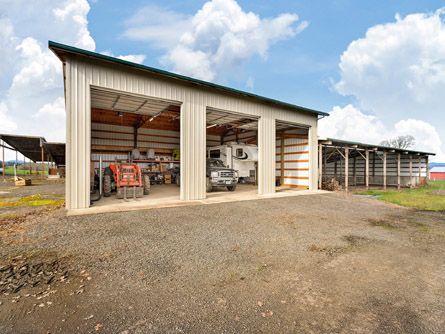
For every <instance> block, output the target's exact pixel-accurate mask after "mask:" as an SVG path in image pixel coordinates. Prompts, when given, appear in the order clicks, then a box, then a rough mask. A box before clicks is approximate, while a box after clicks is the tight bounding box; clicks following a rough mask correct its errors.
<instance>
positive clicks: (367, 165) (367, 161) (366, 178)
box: [365, 150, 369, 189]
mask: <svg viewBox="0 0 445 334" xmlns="http://www.w3.org/2000/svg"><path fill="white" fill-rule="evenodd" d="M365 156H366V158H365V186H366V189H369V150H366V152H365Z"/></svg>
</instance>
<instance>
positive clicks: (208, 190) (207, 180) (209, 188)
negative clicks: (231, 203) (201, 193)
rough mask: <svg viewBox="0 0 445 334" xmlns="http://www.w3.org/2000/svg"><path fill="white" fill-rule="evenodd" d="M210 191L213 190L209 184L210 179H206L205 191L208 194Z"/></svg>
mask: <svg viewBox="0 0 445 334" xmlns="http://www.w3.org/2000/svg"><path fill="white" fill-rule="evenodd" d="M212 190H213V186H212V184H211V183H210V178H209V177H208V178H207V179H206V191H207V192H208V193H211V192H212Z"/></svg>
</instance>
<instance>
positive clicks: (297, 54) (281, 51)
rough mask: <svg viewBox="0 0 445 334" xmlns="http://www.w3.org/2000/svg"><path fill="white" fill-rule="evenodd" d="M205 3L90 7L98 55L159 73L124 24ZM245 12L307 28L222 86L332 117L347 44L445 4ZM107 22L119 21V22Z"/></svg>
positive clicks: (321, 2)
mask: <svg viewBox="0 0 445 334" xmlns="http://www.w3.org/2000/svg"><path fill="white" fill-rule="evenodd" d="M205 2H206V1H132V2H131V3H130V4H125V5H123V4H122V2H121V1H101V0H98V1H97V2H93V3H92V4H91V12H90V15H89V27H90V31H91V33H92V35H93V37H94V38H95V40H96V48H97V50H113V51H114V53H116V54H118V53H119V54H126V53H135V54H146V55H147V58H146V60H145V62H144V63H145V64H146V65H150V66H155V67H159V66H160V64H159V61H158V59H159V57H160V56H161V55H162V53H163V52H162V51H161V50H159V49H156V48H152V47H150V44H149V43H141V42H140V41H132V40H128V39H126V38H123V37H122V32H123V31H124V30H125V20H126V19H128V18H129V17H131V15H133V14H134V12H135V11H137V10H138V9H140V8H141V7H144V6H146V5H147V4H155V5H157V6H159V7H163V8H166V9H170V10H173V11H175V12H179V13H184V14H188V15H193V14H194V13H196V12H197V10H199V9H200V8H201V7H202V5H203V4H204V3H205ZM238 3H239V4H240V6H241V7H242V8H243V10H244V11H252V12H254V13H256V14H258V15H259V16H261V17H274V16H276V15H279V14H281V13H286V12H289V13H296V14H298V16H299V17H300V19H301V20H307V21H309V23H310V25H309V27H308V28H307V29H306V30H305V31H304V33H301V34H300V35H299V36H298V37H296V38H294V39H290V40H286V41H282V42H280V43H279V44H277V45H275V46H274V47H273V48H272V49H271V50H270V52H269V54H268V59H267V61H263V60H261V59H259V57H253V58H252V59H250V61H249V63H248V64H246V66H245V68H244V77H242V78H238V80H236V78H233V79H232V80H228V81H226V82H223V83H224V84H226V85H230V86H232V87H236V88H240V89H243V90H245V89H247V87H246V85H245V81H246V80H247V78H248V77H249V76H252V77H253V78H254V79H255V86H254V91H255V92H256V93H258V94H261V95H266V96H271V97H275V98H279V99H282V100H285V101H289V102H294V103H296V104H301V105H304V106H307V107H312V108H315V109H320V110H325V111H330V110H331V108H332V106H333V105H336V104H341V103H348V102H350V101H351V100H352V99H350V98H347V97H346V98H345V97H343V96H341V95H339V94H338V93H336V92H333V91H332V90H331V82H330V80H331V79H333V80H337V79H338V77H339V71H338V63H339V58H340V55H341V54H342V52H343V51H345V50H346V48H347V46H348V45H349V43H351V41H353V40H355V39H357V38H360V37H362V36H363V35H364V34H365V33H366V30H367V29H368V28H369V27H372V26H374V25H376V24H381V23H386V22H391V21H394V16H395V14H396V13H400V14H401V15H402V16H404V15H407V14H410V13H416V12H432V11H435V10H437V9H438V8H440V7H441V6H444V5H445V3H444V1H380V2H377V1H354V0H343V1H325V0H318V1H273V2H270V1H238ZM110 18H119V19H118V20H115V19H110Z"/></svg>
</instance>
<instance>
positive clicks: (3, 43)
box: [0, 0, 445, 160]
mask: <svg viewBox="0 0 445 334" xmlns="http://www.w3.org/2000/svg"><path fill="white" fill-rule="evenodd" d="M444 6H445V2H444V1H433V0H423V1H409V0H399V1H397V0H394V1H371V0H369V1H354V0H338V1H321V0H318V1H284V0H282V1H273V2H271V1H235V0H226V1H224V0H210V1H196V0H185V1H170V0H164V1H131V2H122V1H112V0H108V1H105V0H96V1H90V2H87V1H86V0H60V1H58V0H41V1H31V2H29V1H24V0H0V47H1V48H2V50H7V51H6V55H5V57H3V59H2V60H0V74H1V76H0V119H3V121H2V122H0V132H14V133H26V134H37V135H44V136H45V137H46V138H47V139H49V140H63V138H64V111H63V86H62V82H61V79H62V78H61V72H60V63H59V62H58V61H57V59H55V58H54V57H53V55H52V54H51V53H50V52H49V51H48V50H47V48H46V43H47V40H49V39H51V40H55V41H58V42H62V43H66V44H71V45H75V46H78V47H81V48H86V49H90V50H94V51H96V52H102V53H107V54H110V55H114V56H121V57H124V58H125V59H129V60H134V61H137V62H143V63H144V64H146V65H150V66H154V67H160V68H163V69H167V70H172V71H176V72H181V73H183V74H186V75H191V76H195V77H198V78H201V79H205V80H210V81H215V82H218V83H221V84H224V85H228V86H231V87H235V88H238V89H242V90H249V91H253V92H254V93H256V94H260V95H265V96H268V97H272V98H277V99H280V100H284V101H287V102H291V103H295V104H299V105H303V106H305V107H310V108H314V109H318V110H322V111H326V112H331V117H329V118H327V119H326V120H323V121H322V122H320V123H321V124H320V133H319V134H320V136H331V137H339V138H343V139H351V140H361V141H366V142H374V143H378V142H379V141H381V140H383V139H386V138H388V137H392V136H396V135H404V134H412V135H414V136H415V137H416V139H417V141H416V148H418V149H422V150H429V151H435V152H437V153H438V155H439V157H438V158H439V159H444V160H445V157H444V155H443V152H444V151H445V148H444V145H443V143H444V142H445V117H444V116H443V110H442V105H441V100H440V99H439V97H440V92H441V91H445V22H444V17H445V15H444V11H440V8H441V7H444ZM396 14H397V15H398V16H397V18H396ZM212 15H213V16H212ZM297 16H298V19H297ZM235 26H237V27H235ZM233 45H236V47H233ZM342 55H344V56H343V58H342ZM24 100H26V103H25V102H23V101H24ZM48 115H49V116H51V119H52V120H51V121H50V122H48V121H47V120H48V117H47V116H48ZM19 124H20V126H19ZM36 125H37V126H36Z"/></svg>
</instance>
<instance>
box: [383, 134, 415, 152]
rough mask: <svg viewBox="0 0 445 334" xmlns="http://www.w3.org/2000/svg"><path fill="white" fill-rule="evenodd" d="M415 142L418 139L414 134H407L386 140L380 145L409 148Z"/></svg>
mask: <svg viewBox="0 0 445 334" xmlns="http://www.w3.org/2000/svg"><path fill="white" fill-rule="evenodd" d="M415 143H416V139H415V138H414V137H413V136H411V135H406V136H398V137H395V138H390V139H387V140H384V141H382V142H381V143H380V145H382V146H389V147H395V148H401V149H408V148H410V147H413V146H414V144H415Z"/></svg>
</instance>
